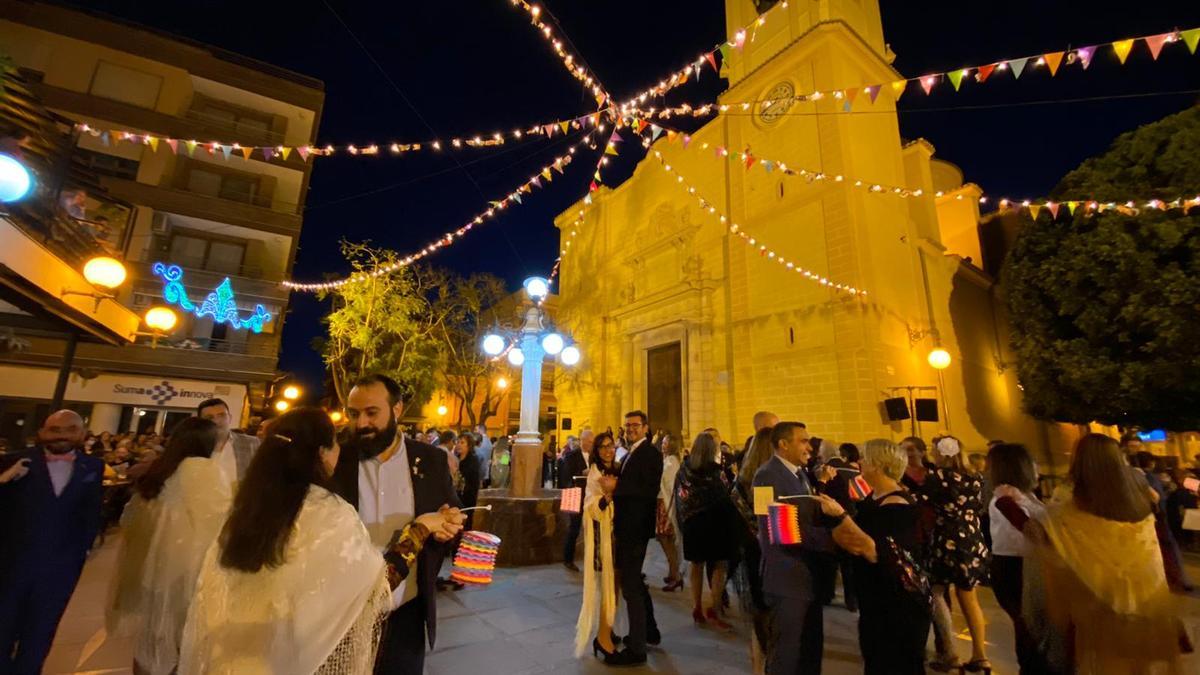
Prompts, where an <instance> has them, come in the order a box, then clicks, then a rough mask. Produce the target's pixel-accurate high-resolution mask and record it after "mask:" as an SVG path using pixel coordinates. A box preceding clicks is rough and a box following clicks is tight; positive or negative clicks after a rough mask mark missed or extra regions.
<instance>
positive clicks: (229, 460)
mask: <svg viewBox="0 0 1200 675" xmlns="http://www.w3.org/2000/svg"><path fill="white" fill-rule="evenodd" d="M196 416H197V417H203V418H204V419H206V420H211V421H213V422H214V423H216V425H217V428H218V429H219V430H220V434H221V438H220V439H218V442H217V451H216V452H214V453H213V456H212V459H213V461H215V462H216V463H217V466H218V467H220V469H221V473H223V474H225V479H226V480H227V481H228V482H229V484H230V486H231V487H233V488H236V486H237V484H238V482H239V481H241V480H242V477H243V476H245V475H246V470H247V469H248V468H249V467H250V460H251V459H253V457H254V452H255V451H256V450H258V444H259V439H258V438H256V437H254V436H247V435H246V434H240V433H238V432H236V431H234V430H233V415H231V414H230V412H229V404H228V403H226V402H225V401H223V400H221V399H219V398H210V399H208V400H207V401H201V402H200V405H198V406H196Z"/></svg>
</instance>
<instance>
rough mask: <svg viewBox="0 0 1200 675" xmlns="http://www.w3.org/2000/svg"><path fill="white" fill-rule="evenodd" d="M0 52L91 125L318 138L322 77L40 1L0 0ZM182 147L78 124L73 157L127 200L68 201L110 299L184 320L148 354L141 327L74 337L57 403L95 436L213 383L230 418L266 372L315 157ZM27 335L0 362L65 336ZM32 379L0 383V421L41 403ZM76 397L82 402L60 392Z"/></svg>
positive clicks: (41, 92) (242, 413)
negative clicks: (107, 270) (105, 262)
mask: <svg viewBox="0 0 1200 675" xmlns="http://www.w3.org/2000/svg"><path fill="white" fill-rule="evenodd" d="M0 50H2V51H4V52H5V53H6V54H7V56H8V57H9V58H11V60H12V61H13V62H14V63H15V64H16V66H18V67H19V69H20V72H21V73H22V74H23V75H24V76H25V77H26V79H27V80H28V81H30V82H31V83H32V84H31V88H32V89H33V90H34V93H36V94H37V96H38V97H39V98H40V99H41V100H42V101H43V102H44V103H45V105H46V106H48V107H49V108H51V109H52V110H54V111H55V112H56V113H58V114H59V115H62V116H63V117H65V118H67V119H68V120H70V121H72V122H75V123H77V124H86V125H88V126H89V127H91V128H92V129H103V130H120V131H127V132H129V133H131V134H139V135H140V134H152V135H158V136H161V137H171V138H194V139H198V140H199V141H201V142H210V141H214V140H219V141H221V142H224V143H240V144H242V145H254V146H268V147H273V146H276V145H287V146H290V147H295V146H301V145H307V144H310V143H313V142H315V138H316V132H317V124H318V121H319V119H320V116H321V110H322V106H323V103H324V92H323V85H322V84H321V82H319V81H316V80H313V79H310V78H307V77H304V76H302V75H298V74H296V73H292V72H289V71H286V70H283V69H281V68H277V67H274V66H271V65H269V64H264V63H259V62H256V61H254V60H252V59H249V58H246V57H244V56H240V55H237V54H231V53H227V52H224V51H222V50H219V49H216V48H213V47H208V46H205V45H201V44H197V43H195V42H190V41H187V42H185V41H180V40H178V39H176V38H173V37H170V36H168V35H165V34H162V33H158V32H156V31H153V30H150V29H147V28H145V27H141V26H133V25H127V24H124V23H121V22H119V21H118V20H114V19H111V18H108V17H100V16H94V15H91V14H88V13H86V12H82V11H77V10H71V9H66V8H63V7H61V6H56V5H53V4H44V3H38V2H9V3H2V4H0ZM184 145H185V144H179V146H178V147H169V146H168V144H167V143H166V142H159V143H155V144H149V143H144V142H130V141H129V140H127V139H123V138H122V136H121V134H120V132H119V131H117V132H116V133H103V134H95V135H93V134H90V133H79V134H77V147H76V148H75V151H76V156H77V157H79V158H81V159H82V162H83V163H84V164H86V165H88V167H89V169H90V170H91V171H93V172H95V173H96V174H98V175H99V176H100V184H101V185H102V187H103V188H104V189H105V190H106V191H107V193H108V194H109V195H111V196H112V197H113V198H115V199H118V200H120V201H122V202H124V203H126V204H129V205H131V208H130V210H129V211H128V213H125V212H122V213H114V212H111V211H102V210H99V208H98V207H97V206H95V205H94V204H93V203H92V201H93V200H91V196H90V195H89V194H86V193H84V194H80V195H77V196H76V199H77V201H78V203H77V204H73V205H72V206H73V207H74V208H75V209H76V211H77V212H78V214H79V215H80V216H81V217H82V218H83V219H84V220H86V221H88V222H94V223H96V222H98V223H102V224H103V225H102V226H97V228H96V233H95V235H96V238H97V240H98V244H99V245H100V246H101V247H103V248H105V249H106V250H107V251H108V252H109V254H110V255H112V256H113V257H117V258H120V259H121V260H123V261H124V263H125V266H126V268H127V269H128V270H129V275H130V280H129V281H128V282H126V283H125V284H124V285H123V286H122V287H121V289H120V290H119V292H118V300H119V302H120V303H121V305H124V306H125V307H126V308H128V309H129V310H132V312H134V313H135V314H136V315H141V314H144V313H145V311H146V310H148V309H149V308H150V307H154V306H170V307H171V308H172V309H173V310H174V311H175V312H176V313H177V314H178V315H179V317H180V321H179V324H178V325H177V326H176V327H175V328H174V330H173V331H172V332H171V333H170V334H169V335H166V336H164V337H161V338H159V339H157V341H156V342H157V344H156V345H155V346H156V348H152V346H151V342H152V341H153V338H151V337H137V338H136V342H135V343H134V344H132V345H127V346H124V347H120V346H115V345H104V344H95V343H93V342H86V341H85V342H81V343H80V344H79V348H78V351H77V353H76V356H75V361H74V363H75V367H76V374H75V375H73V376H72V383H71V386H70V387H68V396H67V400H68V402H69V403H70V404H71V405H75V406H77V407H79V408H80V410H81V411H82V412H84V413H85V414H87V415H90V418H91V419H90V423H91V426H92V428H93V429H95V430H111V431H115V430H117V429H120V430H126V429H163V428H166V427H169V426H170V425H171V424H172V423H173V421H174V420H175V419H176V418H177V417H178V416H180V415H182V414H183V413H184V412H185V411H188V410H190V409H191V406H193V405H194V403H195V402H194V401H191V400H190V399H189V398H188V397H185V396H181V395H176V396H171V395H169V392H170V391H202V392H220V393H218V394H217V395H220V396H222V397H223V398H227V399H229V400H230V401H231V403H232V404H233V406H234V407H235V410H234V411H233V412H234V415H235V416H236V417H239V418H241V419H242V421H243V423H244V422H246V421H247V418H248V416H249V414H250V412H251V411H252V410H255V409H259V408H261V407H262V406H263V399H264V395H265V392H266V388H267V387H268V385H269V383H270V382H271V381H272V380H273V379H274V378H275V376H276V365H277V360H278V351H279V339H280V331H281V329H282V319H283V317H284V316H285V314H286V309H287V303H288V293H287V291H286V290H284V289H283V288H282V287H281V286H280V285H279V282H280V281H281V280H282V279H284V278H287V277H289V276H290V274H291V269H292V265H293V261H294V258H295V253H296V244H297V242H298V240H299V237H300V229H301V224H302V214H303V209H304V201H305V195H306V194H307V191H308V182H309V178H310V175H311V171H312V165H313V162H312V161H311V158H308V161H306V158H303V157H301V156H299V154H298V153H291V154H290V155H284V154H282V153H273V156H272V157H270V159H266V158H264V157H260V156H259V155H257V154H256V155H254V157H252V158H243V156H242V154H241V153H233V155H232V157H227V156H226V155H225V154H224V153H222V152H209V151H207V150H206V149H205V148H204V147H200V148H185V147H184ZM112 304H113V303H110V302H107V301H106V302H105V303H104V306H111V305H112ZM142 330H143V331H144V330H145V327H144V326H143V327H142ZM24 339H25V340H26V341H27V342H28V343H29V348H27V349H24V350H22V351H21V352H14V353H6V354H0V363H2V364H4V365H5V366H9V367H15V368H19V369H24V370H28V371H34V370H41V369H45V368H54V367H56V365H57V363H58V362H60V360H61V356H60V355H61V354H62V353H63V342H62V340H61V339H56V338H55V337H54V336H51V335H30V336H25V337H24ZM35 375H37V373H32V372H31V376H30V377H27V378H24V379H22V378H20V377H18V378H9V377H5V378H0V399H4V403H2V404H0V405H2V406H3V411H4V414H5V415H8V414H9V413H10V412H14V411H15V412H14V414H16V413H17V412H22V411H24V412H28V414H29V415H30V416H33V415H34V411H35V409H36V406H37V405H39V404H40V403H41V402H43V401H44V400H45V399H47V398H49V395H48V392H43V391H42V390H41V388H39V387H40V384H38V385H37V386H34V385H35V384H36V383H41V382H42V379H41V378H40V376H35ZM110 379H111V380H112V382H111V386H109V385H108V384H105V386H103V387H97V386H94V383H95V382H101V381H103V382H105V383H108V381H109V380H110ZM23 382H24V383H27V384H28V386H26V385H25V384H22V383H23ZM89 384H92V385H93V386H89ZM164 385H165V386H164ZM118 386H119V387H121V388H123V392H124V393H117V392H116V389H115V388H116V387H118ZM154 387H159V390H155V389H154ZM134 391H144V392H154V391H167V392H168V394H164V395H159V396H158V397H157V400H156V399H155V397H154V395H153V394H147V395H146V396H143V397H142V398H137V397H136V395H133V394H131V393H130V392H134ZM82 392H90V393H88V395H87V396H88V398H86V399H84V400H79V399H73V398H72V397H73V396H78V395H82ZM22 401H23V403H21V402H22ZM18 408H19V409H20V410H18Z"/></svg>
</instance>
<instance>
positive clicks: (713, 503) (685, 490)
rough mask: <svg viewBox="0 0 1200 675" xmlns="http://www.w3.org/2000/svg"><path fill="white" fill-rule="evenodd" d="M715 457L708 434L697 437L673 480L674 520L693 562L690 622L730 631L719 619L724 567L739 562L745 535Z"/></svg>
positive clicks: (717, 451) (715, 447)
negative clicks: (708, 600)
mask: <svg viewBox="0 0 1200 675" xmlns="http://www.w3.org/2000/svg"><path fill="white" fill-rule="evenodd" d="M719 453H720V450H718V449H717V442H716V440H715V439H714V438H713V437H712V436H711V435H709V434H700V435H698V436H696V440H695V441H694V442H693V443H692V452H691V454H689V455H688V458H687V461H686V462H684V464H683V468H681V469H680V470H679V475H678V476H677V477H676V479H675V517H676V518H677V520H678V522H679V531H680V532H681V533H682V534H683V558H684V559H685V560H687V561H688V562H690V563H692V567H691V572H690V574H691V589H692V604H693V606H694V609H693V610H692V619H693V620H694V621H695V622H696V623H697V624H704V623H708V622H712V624H713V625H715V626H716V627H717V628H720V629H721V630H729V629H730V628H732V626H730V625H729V624H728V623H726V622H725V621H724V620H723V619H722V618H721V604H722V603H721V594H722V592H723V591H724V590H725V573H726V571H727V570H728V567H727V566H728V565H731V564H736V563H737V561H738V560H740V559H741V546H742V543H743V542H744V541H745V538H746V535H745V531H744V525H743V524H742V519H741V516H739V515H738V512H737V508H736V507H735V506H734V505H733V499H732V498H731V497H730V495H729V488H730V486H729V484H728V483H726V482H725V478H724V474H723V472H722V467H721V460H720V457H719ZM706 564H707V565H708V566H709V567H711V568H712V570H713V575H712V577H711V579H710V580H709V586H710V590H711V591H712V605H711V607H709V609H708V611H707V612H705V611H704V601H703V599H702V596H703V590H704V568H705V565H706Z"/></svg>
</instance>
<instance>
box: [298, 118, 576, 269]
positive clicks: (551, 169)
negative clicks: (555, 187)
mask: <svg viewBox="0 0 1200 675" xmlns="http://www.w3.org/2000/svg"><path fill="white" fill-rule="evenodd" d="M592 133H594V132H589V133H588V134H587V135H586V136H584V137H583V138H582V139H581V140H579V141H577V142H576V143H574V144H572V145H571V146H570V147H569V148H567V151H566V152H565V153H563V154H561V155H559V156H558V157H556V158H555V159H554V161H553V162H551V163H549V164H546V165H545V166H543V167H542V168H541V170H540V171H539V172H537V173H535V174H534V175H533V176H531V177H530V178H529V179H528V180H526V181H525V182H524V183H522V184H521V185H520V186H518V187H517V188H516V189H515V190H513V191H512V192H510V193H508V194H507V195H505V196H504V197H503V198H502V199H499V200H494V201H492V202H491V203H490V205H489V206H488V208H487V209H486V210H484V211H482V212H480V213H478V214H476V215H475V216H474V217H473V218H471V219H470V220H469V221H467V222H466V223H465V224H463V225H462V226H461V227H459V228H458V229H456V230H454V231H451V232H446V233H445V234H444V235H442V237H440V238H439V239H437V240H436V241H433V242H431V243H429V244H427V245H426V246H425V247H424V248H422V249H421V250H419V251H417V252H415V253H410V254H408V255H406V256H404V257H403V258H401V259H399V260H397V261H395V262H394V263H391V264H388V265H382V266H380V267H376V268H375V269H373V270H370V271H363V272H358V273H356V274H352V275H350V276H348V277H344V278H341V279H333V280H329V281H322V282H312V283H301V282H297V281H284V282H282V285H283V287H284V288H287V289H288V290H292V291H307V292H322V291H330V290H334V289H337V288H341V287H342V286H345V285H346V284H351V283H357V282H360V281H367V280H369V279H372V278H376V277H380V276H382V275H385V274H390V273H392V272H395V271H396V270H398V269H400V268H402V267H407V266H408V265H411V264H413V263H415V262H417V261H419V260H421V259H423V258H425V257H427V256H429V255H432V254H433V253H436V252H438V251H440V250H441V249H443V248H446V247H447V246H450V245H452V244H454V243H455V242H456V241H458V240H459V239H461V238H462V237H463V236H465V235H466V234H467V233H468V232H470V231H471V230H472V229H474V228H475V226H476V225H482V224H483V223H484V222H487V221H489V220H491V219H493V218H495V217H496V216H497V214H499V213H500V212H502V211H504V210H505V209H507V208H508V207H509V206H511V205H512V204H514V203H516V204H522V203H523V198H522V197H521V195H522V194H528V193H531V192H532V191H533V189H534V188H541V187H544V185H545V184H547V183H550V182H552V181H553V180H554V174H555V173H559V174H561V173H563V172H564V170H565V168H566V167H567V166H568V165H569V164H570V163H571V162H572V161H573V160H574V157H575V152H576V150H578V149H579V148H580V147H581V146H584V145H590V144H591V142H592Z"/></svg>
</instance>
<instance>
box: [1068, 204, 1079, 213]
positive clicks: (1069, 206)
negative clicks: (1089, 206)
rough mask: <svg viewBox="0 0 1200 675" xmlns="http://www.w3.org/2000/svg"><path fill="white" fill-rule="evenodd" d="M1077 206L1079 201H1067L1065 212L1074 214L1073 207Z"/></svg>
mask: <svg viewBox="0 0 1200 675" xmlns="http://www.w3.org/2000/svg"><path fill="white" fill-rule="evenodd" d="M1076 206H1079V202H1067V213H1069V214H1071V215H1075V207H1076Z"/></svg>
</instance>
